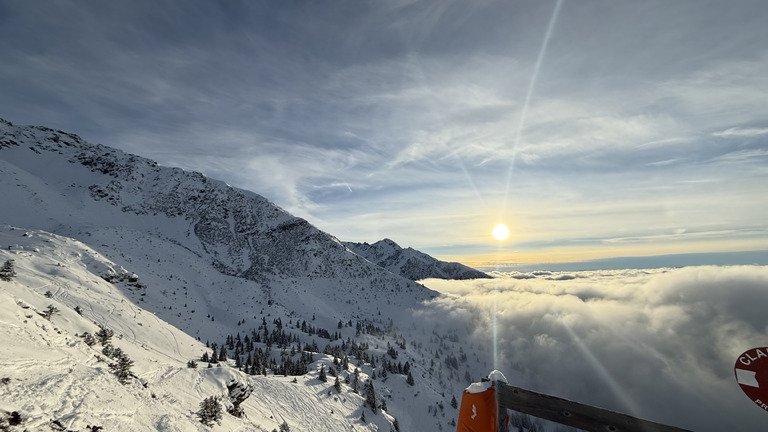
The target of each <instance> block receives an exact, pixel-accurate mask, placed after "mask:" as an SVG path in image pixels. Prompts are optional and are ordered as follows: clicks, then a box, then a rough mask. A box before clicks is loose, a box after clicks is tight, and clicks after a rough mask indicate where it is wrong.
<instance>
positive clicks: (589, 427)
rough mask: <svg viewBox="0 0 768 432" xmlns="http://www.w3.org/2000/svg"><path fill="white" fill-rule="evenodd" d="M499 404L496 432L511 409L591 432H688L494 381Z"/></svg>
mask: <svg viewBox="0 0 768 432" xmlns="http://www.w3.org/2000/svg"><path fill="white" fill-rule="evenodd" d="M494 385H495V386H496V400H497V401H498V404H499V425H500V427H499V430H500V431H501V430H504V429H503V428H502V427H501V425H503V424H504V421H505V420H504V418H505V417H506V410H507V409H510V410H513V411H517V412H520V413H523V414H528V415H531V416H534V417H538V418H541V419H544V420H549V421H553V422H556V423H560V424H564V425H566V426H571V427H575V428H577V429H581V430H585V431H590V432H592V431H594V432H691V431H688V430H686V429H680V428H677V427H674V426H667V425H664V424H661V423H654V422H651V421H648V420H642V419H639V418H636V417H632V416H628V415H626V414H621V413H617V412H613V411H609V410H606V409H602V408H597V407H593V406H589V405H584V404H580V403H578V402H572V401H569V400H566V399H561V398H558V397H554V396H549V395H546V394H542V393H536V392H532V391H530V390H525V389H521V388H518V387H514V386H511V385H508V384H505V383H503V382H500V381H495V382H494Z"/></svg>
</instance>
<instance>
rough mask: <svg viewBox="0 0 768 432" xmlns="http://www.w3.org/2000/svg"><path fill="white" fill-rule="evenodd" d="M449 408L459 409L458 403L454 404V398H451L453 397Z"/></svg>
mask: <svg viewBox="0 0 768 432" xmlns="http://www.w3.org/2000/svg"><path fill="white" fill-rule="evenodd" d="M451 407H453V409H456V408H458V407H459V403H458V402H456V396H453V397H452V398H451Z"/></svg>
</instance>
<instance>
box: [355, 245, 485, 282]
mask: <svg viewBox="0 0 768 432" xmlns="http://www.w3.org/2000/svg"><path fill="white" fill-rule="evenodd" d="M344 244H345V245H346V246H347V247H348V248H349V249H350V250H352V251H353V252H355V253H356V254H358V255H360V256H362V257H363V258H365V259H367V260H368V261H371V262H372V263H375V264H378V265H380V266H382V267H384V268H385V269H387V270H389V271H391V272H392V273H395V274H399V275H400V276H402V277H405V278H408V279H410V280H413V281H417V280H421V279H427V278H437V279H489V278H491V276H489V275H487V274H485V273H483V272H481V271H479V270H475V269H473V268H470V267H467V266H465V265H464V264H460V263H455V262H445V261H439V260H437V259H435V258H433V257H431V256H429V255H427V254H425V253H423V252H419V251H417V250H415V249H413V248H407V249H403V248H401V247H400V246H399V245H398V244H397V243H395V242H393V241H392V240H390V239H384V240H379V241H377V242H376V243H374V244H368V243H351V242H345V243H344Z"/></svg>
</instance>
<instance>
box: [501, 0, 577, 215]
mask: <svg viewBox="0 0 768 432" xmlns="http://www.w3.org/2000/svg"><path fill="white" fill-rule="evenodd" d="M562 5H563V0H557V3H555V9H554V10H553V11H552V16H551V17H550V18H549V25H548V26H547V33H546V34H545V35H544V42H542V44H541V49H540V50H539V56H538V57H537V58H536V65H535V66H534V68H533V75H532V76H531V81H530V82H529V83H528V92H527V93H526V94H525V102H523V111H522V112H521V113H520V121H519V122H518V124H517V133H516V134H515V142H514V144H513V146H512V161H511V162H510V164H509V172H508V173H507V188H506V193H505V194H504V206H503V207H502V213H503V212H504V211H505V210H506V208H507V198H508V197H509V190H510V186H511V184H512V172H513V171H514V168H515V159H516V158H517V146H518V145H519V144H520V138H521V137H522V135H523V127H525V117H526V116H527V115H528V105H529V104H530V103H531V96H532V95H533V90H534V88H535V87H536V80H537V79H538V77H539V69H541V64H542V63H543V62H544V54H546V52H547V46H548V45H549V40H550V38H552V30H553V29H554V28H555V22H557V16H558V15H559V14H560V7H561V6H562Z"/></svg>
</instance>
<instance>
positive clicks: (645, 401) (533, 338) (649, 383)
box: [421, 266, 768, 431]
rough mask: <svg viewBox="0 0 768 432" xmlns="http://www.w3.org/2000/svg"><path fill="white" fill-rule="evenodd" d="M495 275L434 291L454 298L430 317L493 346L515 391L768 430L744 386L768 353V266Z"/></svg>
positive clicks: (696, 426) (669, 419)
mask: <svg viewBox="0 0 768 432" xmlns="http://www.w3.org/2000/svg"><path fill="white" fill-rule="evenodd" d="M494 276H495V279H486V280H474V281H443V280H433V279H430V280H426V281H422V282H423V283H424V284H425V285H427V286H428V287H429V288H432V289H435V290H437V291H440V292H442V293H444V294H446V295H445V296H442V297H438V298H437V299H435V300H434V301H433V303H432V306H433V307H432V308H428V309H427V310H428V312H424V313H423V316H422V317H421V318H422V319H425V320H434V322H435V323H441V325H443V326H445V325H446V324H447V325H450V326H455V327H456V328H462V329H465V331H466V335H467V337H468V338H470V340H471V341H472V343H473V344H476V345H478V346H485V347H492V348H491V349H490V350H489V351H490V352H493V353H494V354H492V356H493V357H494V360H493V364H494V367H495V368H496V369H499V370H501V371H502V372H504V373H505V374H506V375H507V377H508V378H509V379H510V384H512V385H516V386H520V387H524V388H527V389H529V390H534V391H539V392H543V393H547V394H551V395H554V396H559V397H563V398H566V399H571V400H575V401H578V402H581V403H586V404H590V405H597V406H601V407H604V408H608V409H611V410H615V411H619V412H623V413H626V414H630V415H635V416H638V417H641V418H646V419H648V420H653V421H657V422H661V423H666V424H671V425H674V426H678V427H682V428H686V429H691V430H695V431H722V430H728V431H755V430H764V429H765V427H766V426H767V425H768V412H764V411H763V410H762V409H760V408H759V407H757V406H754V403H753V402H751V401H750V400H749V399H748V398H747V396H746V395H744V394H743V393H742V391H741V389H740V388H739V386H738V384H737V383H736V380H735V378H734V364H735V362H736V359H737V358H738V356H739V355H740V354H742V353H743V352H744V351H746V350H748V349H750V348H754V347H761V346H768V266H732V267H715V266H711V267H685V268H679V269H653V270H611V271H589V272H571V273H557V272H546V271H543V272H535V273H518V272H513V273H494ZM432 314H434V315H432ZM447 318H450V319H447Z"/></svg>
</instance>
